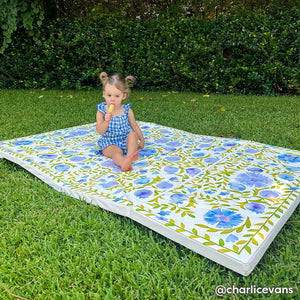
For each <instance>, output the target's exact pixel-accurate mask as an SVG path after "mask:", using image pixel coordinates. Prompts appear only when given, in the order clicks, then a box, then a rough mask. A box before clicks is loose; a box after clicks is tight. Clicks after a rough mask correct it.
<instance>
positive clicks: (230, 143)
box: [223, 142, 237, 147]
mask: <svg viewBox="0 0 300 300" xmlns="http://www.w3.org/2000/svg"><path fill="white" fill-rule="evenodd" d="M236 145H237V143H235V142H227V143H224V144H223V146H225V147H234V146H236Z"/></svg>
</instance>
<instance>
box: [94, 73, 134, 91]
mask: <svg viewBox="0 0 300 300" xmlns="http://www.w3.org/2000/svg"><path fill="white" fill-rule="evenodd" d="M99 78H100V80H101V82H102V85H103V90H105V87H106V85H107V84H110V85H114V86H115V87H116V88H117V89H118V90H120V91H122V92H123V93H126V94H129V92H130V87H129V85H128V82H131V83H133V82H134V81H135V78H134V77H133V76H127V77H125V78H124V77H123V76H121V75H118V74H116V75H111V76H107V74H106V73H105V72H101V73H100V75H99Z"/></svg>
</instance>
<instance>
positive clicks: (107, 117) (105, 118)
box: [104, 112, 112, 122]
mask: <svg viewBox="0 0 300 300" xmlns="http://www.w3.org/2000/svg"><path fill="white" fill-rule="evenodd" d="M111 117H112V114H111V113H109V112H108V113H106V114H105V117H104V121H107V122H109V121H110V120H111Z"/></svg>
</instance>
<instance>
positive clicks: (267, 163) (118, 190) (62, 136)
mask: <svg viewBox="0 0 300 300" xmlns="http://www.w3.org/2000/svg"><path fill="white" fill-rule="evenodd" d="M138 123H139V126H140V127H141V129H142V131H143V134H144V136H145V140H146V143H145V149H142V150H141V151H140V155H139V159H138V160H137V161H136V162H135V163H134V164H133V171H131V172H125V173H124V172H121V171H120V168H119V167H118V166H116V165H115V164H114V163H113V162H112V161H111V160H110V159H107V158H105V157H104V156H101V155H99V154H98V149H97V139H98V137H99V136H98V135H97V133H96V132H95V124H87V125H84V126H77V127H73V128H66V129H62V130H57V131H53V132H48V133H44V134H37V135H33V136H29V137H24V138H18V139H14V140H9V141H3V142H0V155H1V154H2V156H4V157H5V158H8V157H9V156H10V157H14V158H17V159H18V160H19V161H22V162H23V163H24V164H26V165H27V166H30V168H34V169H35V170H37V171H38V172H39V173H41V174H44V175H45V176H48V177H49V178H50V179H51V180H52V181H54V182H55V183H56V184H58V185H59V186H61V187H62V190H63V189H64V188H65V189H69V190H72V191H75V192H76V191H80V192H81V193H83V194H84V195H90V196H92V197H98V198H99V201H105V202H111V203H112V205H114V204H116V205H118V206H120V205H121V206H124V208H125V207H127V208H130V209H131V210H134V211H135V212H137V213H139V214H141V215H142V216H143V217H145V218H147V219H149V220H150V221H153V222H158V223H159V224H160V225H161V226H165V227H167V228H168V230H170V229H171V230H173V231H174V233H176V234H178V235H181V236H182V237H183V238H185V239H192V240H193V241H197V242H199V244H201V245H202V246H207V247H210V248H211V249H214V250H215V251H217V252H219V253H223V254H225V255H229V256H232V257H235V258H236V257H241V260H243V261H245V262H247V261H248V260H249V259H250V258H251V255H254V254H255V252H256V251H257V250H258V249H259V247H260V244H262V243H263V241H264V240H265V239H266V238H267V236H268V235H269V234H270V233H271V232H272V228H273V227H274V226H276V224H277V223H278V222H279V220H280V219H281V218H282V216H283V215H284V214H285V212H286V211H287V210H288V209H289V207H290V205H291V204H292V203H293V202H295V201H299V194H300V186H299V182H300V152H299V151H296V150H289V149H284V148H280V147H274V146H270V145H265V144H261V143H257V142H251V141H244V140H240V139H229V138H218V137H210V136H201V135H196V134H191V133H188V132H184V131H181V130H177V129H173V128H168V127H164V126H161V125H157V124H152V123H145V122H138ZM19 164H20V163H19ZM27 169H28V168H27Z"/></svg>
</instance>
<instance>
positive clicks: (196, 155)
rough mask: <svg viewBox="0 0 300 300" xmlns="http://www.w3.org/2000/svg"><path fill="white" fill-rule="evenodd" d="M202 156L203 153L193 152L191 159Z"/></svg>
mask: <svg viewBox="0 0 300 300" xmlns="http://www.w3.org/2000/svg"><path fill="white" fill-rule="evenodd" d="M203 156H205V153H203V152H194V153H193V154H192V157H203Z"/></svg>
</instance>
